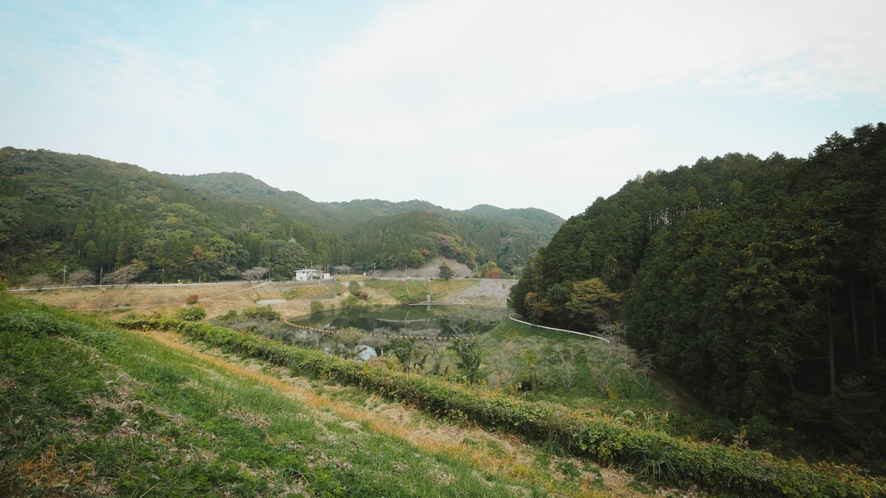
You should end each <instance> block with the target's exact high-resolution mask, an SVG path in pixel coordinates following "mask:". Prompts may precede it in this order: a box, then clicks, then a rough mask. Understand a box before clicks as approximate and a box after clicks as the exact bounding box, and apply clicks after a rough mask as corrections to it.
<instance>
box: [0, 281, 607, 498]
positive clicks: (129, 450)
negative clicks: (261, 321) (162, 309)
mask: <svg viewBox="0 0 886 498" xmlns="http://www.w3.org/2000/svg"><path fill="white" fill-rule="evenodd" d="M290 381H291V379H285V378H284V379H282V380H281V379H280V378H278V376H277V375H272V374H269V373H262V372H259V371H257V369H256V368H254V367H249V366H243V365H240V366H237V365H233V364H232V363H231V362H230V361H228V360H221V359H218V358H216V357H210V355H207V354H206V353H200V352H196V351H195V350H194V348H193V347H192V346H187V345H182V344H179V343H176V342H175V341H174V336H172V335H171V334H157V333H154V332H151V333H147V334H146V333H137V332H132V331H125V330H121V329H118V328H116V327H113V326H110V325H108V324H106V323H101V322H96V321H94V320H91V319H88V318H85V317H80V316H76V315H70V314H67V313H63V312H60V311H57V310H54V309H52V308H48V307H44V306H36V305H31V304H29V303H25V302H21V301H18V300H13V299H11V298H9V297H8V296H6V295H0V413H2V414H3V416H2V417H0V496H197V495H205V496H549V495H554V496H586V495H591V496H593V495H595V494H597V493H595V492H594V489H595V487H598V483H599V482H600V479H599V476H600V475H601V474H600V471H599V469H596V467H595V466H593V465H589V464H584V463H582V462H577V463H573V462H572V461H568V460H563V459H559V460H557V459H551V458H548V457H543V456H542V457H538V456H532V455H529V456H525V457H523V458H522V459H518V461H517V462H513V461H511V462H510V463H501V464H500V462H502V461H507V460H509V459H508V458H505V454H506V452H505V451H504V450H501V449H500V448H499V446H498V443H495V442H494V441H495V440H494V439H493V438H486V437H484V436H482V434H483V431H476V430H474V432H473V433H472V435H470V436H465V435H464V434H463V433H461V434H458V433H455V432H454V430H453V429H452V427H449V428H448V429H447V428H443V429H442V432H443V433H445V434H447V435H449V436H457V437H450V438H445V437H444V438H440V437H435V436H430V435H428V434H424V435H423V436H415V434H412V436H408V434H407V433H409V432H410V431H407V430H406V429H407V426H409V425H412V424H404V419H403V418H402V417H399V418H395V419H392V420H386V419H385V418H382V417H378V416H376V415H373V413H374V412H373V409H377V408H378V406H379V405H384V406H385V408H384V410H385V411H390V410H392V409H393V408H390V407H389V405H386V404H384V403H382V402H381V401H380V399H379V398H367V397H366V396H365V395H364V396H363V397H362V400H361V401H360V403H350V404H348V403H343V402H335V401H324V400H322V399H320V398H318V397H317V396H315V395H312V394H310V390H305V389H301V390H300V389H299V388H298V386H297V383H296V385H295V387H294V386H293V384H292V383H291V382H290ZM326 389H331V387H328V388H326ZM373 399H374V401H373ZM361 404H362V405H363V406H362V408H361V407H360V405H361ZM367 404H369V405H371V406H366V405H367ZM438 429H439V428H438ZM412 432H413V433H415V432H417V431H412ZM507 444H513V443H507ZM507 444H503V445H504V446H506V445H507ZM555 474H558V475H559V479H554V475H555Z"/></svg>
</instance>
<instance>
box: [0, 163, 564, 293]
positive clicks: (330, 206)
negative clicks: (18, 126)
mask: <svg viewBox="0 0 886 498" xmlns="http://www.w3.org/2000/svg"><path fill="white" fill-rule="evenodd" d="M514 211H515V212H517V214H516V216H515V217H514V220H515V221H514V222H509V221H506V220H505V219H503V218H502V216H500V215H499V216H494V217H485V216H482V215H473V214H468V213H462V212H457V211H449V210H446V209H443V208H440V207H437V206H433V205H431V204H429V203H425V202H421V201H411V202H409V203H386V202H385V201H353V202H351V203H317V202H314V201H312V200H310V199H309V198H307V197H305V196H304V195H301V194H299V193H296V192H282V191H279V190H277V189H275V188H272V187H270V186H268V185H266V184H264V183H262V182H260V181H258V180H256V179H254V178H252V177H250V176H248V175H243V174H236V173H223V174H218V175H201V176H199V177H181V176H175V175H162V174H160V173H154V172H150V171H147V170H145V169H143V168H140V167H138V166H133V165H129V164H121V163H115V162H111V161H106V160H102V159H97V158H94V157H90V156H84V155H71V154H60V153H55V152H51V151H46V150H37V151H32V150H20V149H14V148H12V147H6V148H3V149H0V272H2V275H3V276H5V277H6V279H8V281H9V283H11V284H13V285H17V284H20V283H24V282H26V281H27V280H29V279H30V278H31V277H32V276H34V275H45V276H46V277H45V278H43V280H46V282H43V284H44V285H45V284H48V283H50V282H49V281H52V282H54V283H61V282H62V280H63V279H64V280H65V281H67V279H68V277H70V276H75V275H76V277H77V279H76V283H95V282H96V281H97V279H98V277H99V276H100V275H107V274H108V273H109V272H113V271H114V270H115V269H117V270H119V269H121V268H125V269H126V271H125V273H123V274H115V275H113V277H117V278H124V279H126V280H132V279H135V280H138V281H169V280H178V279H181V280H195V281H196V280H204V281H215V280H224V279H232V278H239V277H240V275H241V274H242V272H243V271H245V270H247V269H250V268H253V267H256V266H260V267H265V268H268V269H269V270H270V273H271V275H273V276H274V277H277V278H288V277H291V275H292V273H293V272H294V271H295V270H296V269H300V268H303V267H305V266H307V265H310V264H311V263H314V264H316V265H326V264H328V265H330V266H334V265H342V264H345V265H350V266H352V267H355V268H357V269H362V268H367V267H368V268H371V267H372V266H373V263H375V264H376V266H377V267H379V268H382V269H384V268H395V267H397V268H402V267H403V266H405V265H408V266H410V267H417V266H421V265H422V264H424V263H425V262H427V261H430V260H432V259H433V258H435V257H437V256H451V257H454V258H455V259H458V260H459V261H462V262H464V263H466V264H468V266H471V267H479V266H481V265H485V266H487V267H489V266H493V265H498V266H501V267H502V268H503V269H504V270H505V271H508V272H513V271H516V270H518V269H519V268H520V266H522V265H523V264H524V263H525V262H526V261H528V260H529V259H530V258H531V257H532V256H533V255H534V254H535V251H536V250H537V249H538V248H539V247H541V246H542V245H543V244H544V243H546V242H547V241H548V240H549V239H550V236H551V234H552V233H553V232H552V231H551V230H549V229H544V230H536V229H535V226H536V225H533V224H531V223H525V222H524V221H523V220H524V219H525V216H524V215H523V214H522V210H514ZM541 213H544V212H541ZM546 214H547V216H548V217H549V220H550V223H551V224H553V225H557V226H559V224H560V223H562V220H561V219H559V218H558V217H556V216H555V215H552V214H550V213H546ZM541 217H542V216H540V218H541ZM370 228H371V229H372V230H374V232H372V234H368V232H367V230H368V229H370Z"/></svg>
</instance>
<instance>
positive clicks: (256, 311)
mask: <svg viewBox="0 0 886 498" xmlns="http://www.w3.org/2000/svg"><path fill="white" fill-rule="evenodd" d="M243 316H244V317H246V318H248V319H250V320H267V321H269V322H272V321H274V320H279V319H280V313H277V312H276V311H274V309H273V308H271V307H270V306H250V307H249V308H246V309H245V310H243Z"/></svg>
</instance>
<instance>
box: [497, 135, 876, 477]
mask: <svg viewBox="0 0 886 498" xmlns="http://www.w3.org/2000/svg"><path fill="white" fill-rule="evenodd" d="M884 191H886V125H884V124H883V123H880V124H878V125H876V126H873V125H867V126H862V127H859V128H856V129H855V130H854V133H853V136H851V137H845V136H841V135H840V134H836V133H835V134H834V135H832V136H830V137H829V138H827V139H826V141H825V142H824V143H823V144H822V145H820V146H818V147H817V148H816V149H815V151H814V152H813V153H811V154H810V155H809V157H808V158H806V159H801V158H798V159H789V158H787V157H785V156H783V155H781V154H778V153H775V154H772V155H771V156H769V157H768V158H766V159H760V158H758V157H754V156H751V155H740V154H728V155H725V156H723V157H717V158H714V159H705V158H702V159H700V160H699V161H698V162H697V163H696V164H695V165H694V166H692V167H685V166H681V167H679V168H677V169H676V170H674V171H670V172H665V171H656V172H650V173H647V174H646V175H644V176H642V177H638V178H636V179H634V180H632V181H629V182H628V183H627V184H626V185H625V186H624V187H623V188H622V189H621V190H620V191H619V192H617V193H616V194H614V195H612V196H611V197H609V198H607V199H603V198H599V199H597V200H596V201H595V202H594V203H593V204H592V205H591V206H590V207H588V208H587V210H586V211H585V212H584V213H582V214H580V215H578V216H575V217H572V218H571V219H569V220H568V221H567V222H566V223H565V224H564V225H563V226H562V227H561V228H560V230H559V232H558V233H557V234H556V235H555V236H554V238H553V240H552V241H551V243H550V244H549V245H548V246H547V247H546V248H544V249H542V250H541V251H540V252H539V253H538V255H537V257H536V258H535V259H534V260H533V261H532V262H531V263H530V264H529V265H528V266H527V268H526V269H525V271H524V273H523V276H522V278H521V279H520V281H519V283H518V284H517V285H516V286H514V287H513V289H512V292H511V304H512V306H513V307H514V308H515V310H516V311H517V312H519V313H520V314H521V315H523V316H524V317H526V318H528V319H531V320H533V321H536V322H538V323H543V324H548V325H554V326H561V327H567V328H573V329H581V330H591V329H594V328H597V327H599V326H600V324H601V323H603V322H611V321H621V322H623V324H624V328H623V330H624V331H625V332H624V334H625V337H624V338H625V340H626V341H627V342H628V343H629V344H630V345H632V346H633V347H635V348H636V349H637V350H639V351H640V352H641V353H644V354H646V355H649V356H650V357H651V359H652V360H653V362H654V364H655V365H657V367H658V368H659V369H660V370H661V371H663V372H666V373H668V374H670V375H671V376H672V377H673V378H675V379H676V380H677V381H678V382H679V383H680V384H681V385H682V386H684V387H685V388H686V389H688V390H689V391H690V392H691V393H693V394H694V395H695V396H696V397H697V398H698V399H699V400H701V401H703V402H704V403H706V404H708V405H709V406H710V407H711V408H713V409H714V410H715V411H717V412H719V413H721V414H723V415H725V416H727V417H729V418H730V419H732V420H733V421H736V422H738V423H740V424H741V426H742V429H743V430H745V431H746V435H747V438H748V439H749V440H750V441H751V443H760V444H767V445H779V444H782V445H785V446H788V447H800V446H804V445H809V444H810V443H811V444H812V445H813V446H816V447H818V448H819V450H821V451H825V452H833V453H838V454H845V455H863V456H864V457H865V458H868V459H875V460H880V461H882V459H883V457H884V454H883V451H884V450H883V449H884V448H886V432H884V430H886V410H884V401H886V359H884V356H886V355H884V351H883V349H884V345H883V340H882V338H881V337H880V336H881V333H880V330H881V329H882V328H883V323H882V322H883V314H884V310H886V301H884V293H886V197H884V196H883V192H884Z"/></svg>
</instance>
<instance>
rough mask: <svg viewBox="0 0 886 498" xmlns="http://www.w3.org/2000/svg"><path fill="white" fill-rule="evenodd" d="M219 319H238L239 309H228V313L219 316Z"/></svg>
mask: <svg viewBox="0 0 886 498" xmlns="http://www.w3.org/2000/svg"><path fill="white" fill-rule="evenodd" d="M218 319H219V320H224V321H227V320H236V319H237V310H228V312H227V313H225V314H224V315H222V316H220V317H218Z"/></svg>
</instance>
